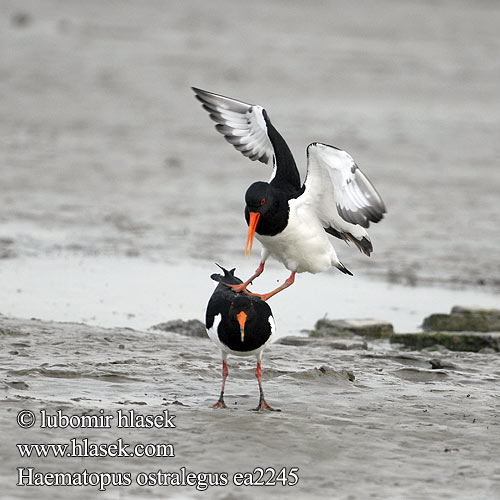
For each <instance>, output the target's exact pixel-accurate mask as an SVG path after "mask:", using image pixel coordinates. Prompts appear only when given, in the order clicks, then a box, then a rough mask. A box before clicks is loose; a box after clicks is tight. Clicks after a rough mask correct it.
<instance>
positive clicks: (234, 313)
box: [229, 295, 258, 342]
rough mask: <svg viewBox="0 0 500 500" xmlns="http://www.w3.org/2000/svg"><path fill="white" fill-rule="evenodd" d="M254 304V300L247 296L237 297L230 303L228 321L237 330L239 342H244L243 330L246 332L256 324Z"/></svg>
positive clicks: (256, 314)
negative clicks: (239, 337)
mask: <svg viewBox="0 0 500 500" xmlns="http://www.w3.org/2000/svg"><path fill="white" fill-rule="evenodd" d="M254 303H255V300H254V299H252V298H250V297H249V296H248V295H238V296H237V297H235V298H234V299H233V301H232V302H231V307H230V308H229V321H230V322H231V323H232V324H233V325H234V326H235V327H236V328H239V331H240V336H241V342H244V341H245V330H247V331H248V329H249V328H253V326H254V325H255V324H256V323H257V320H258V312H257V309H256V307H255V305H254Z"/></svg>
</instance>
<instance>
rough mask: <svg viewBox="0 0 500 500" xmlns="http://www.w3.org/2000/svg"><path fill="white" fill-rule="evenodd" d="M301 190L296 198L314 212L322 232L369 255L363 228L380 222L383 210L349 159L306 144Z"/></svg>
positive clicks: (329, 148) (338, 151)
mask: <svg viewBox="0 0 500 500" xmlns="http://www.w3.org/2000/svg"><path fill="white" fill-rule="evenodd" d="M304 188H305V189H304V193H303V194H302V195H301V197H300V198H303V202H304V203H306V204H309V205H310V206H311V207H312V208H313V209H314V210H315V212H316V215H317V216H318V218H319V219H320V220H321V222H322V224H323V227H324V228H325V230H326V231H327V232H328V233H330V234H332V235H333V236H336V237H337V238H341V239H343V240H344V241H346V242H349V241H352V242H353V243H354V244H355V245H356V246H357V247H358V248H359V249H360V250H361V251H362V252H364V253H365V254H366V255H370V253H371V252H372V250H373V247H372V244H371V241H370V238H369V236H368V233H367V232H366V230H365V228H367V227H368V226H369V225H370V222H378V221H380V220H381V219H382V218H383V217H384V214H385V212H386V208H385V204H384V202H383V201H382V198H381V197H380V195H379V194H378V192H377V190H376V189H375V187H374V186H373V184H372V183H371V182H370V181H369V180H368V178H367V177H366V175H365V174H363V172H361V170H360V169H359V167H358V166H357V165H356V163H354V160H353V159H352V157H351V156H350V155H349V154H348V153H346V152H345V151H342V150H341V149H338V148H336V147H334V146H328V145H326V144H321V143H319V142H315V143H313V144H310V145H309V146H308V147H307V177H306V181H305V183H304Z"/></svg>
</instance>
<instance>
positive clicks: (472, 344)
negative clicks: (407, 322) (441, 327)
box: [390, 332, 500, 352]
mask: <svg viewBox="0 0 500 500" xmlns="http://www.w3.org/2000/svg"><path fill="white" fill-rule="evenodd" d="M390 342H391V344H403V345H405V346H407V347H412V348H414V349H425V348H430V347H434V346H435V345H441V346H444V347H446V348H447V349H449V350H450V351H472V352H479V351H481V350H482V349H484V348H490V349H493V350H494V351H496V352H498V351H500V333H498V332H495V333H480V332H422V333H394V334H393V335H392V336H391V337H390Z"/></svg>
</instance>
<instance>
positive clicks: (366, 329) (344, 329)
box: [309, 319, 394, 339]
mask: <svg viewBox="0 0 500 500" xmlns="http://www.w3.org/2000/svg"><path fill="white" fill-rule="evenodd" d="M314 327H315V330H313V331H311V332H310V333H309V335H310V336H311V337H352V336H354V335H361V336H362V337H368V338H372V339H381V338H387V337H390V336H391V335H392V333H394V328H393V327H392V325H391V323H389V322H388V321H384V320H378V319H320V320H318V321H317V322H316V325H315V326H314Z"/></svg>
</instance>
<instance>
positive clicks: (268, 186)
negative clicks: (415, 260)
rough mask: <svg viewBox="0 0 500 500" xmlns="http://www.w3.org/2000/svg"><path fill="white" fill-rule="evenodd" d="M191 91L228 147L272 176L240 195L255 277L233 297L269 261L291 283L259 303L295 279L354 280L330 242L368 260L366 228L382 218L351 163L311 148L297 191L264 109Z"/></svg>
mask: <svg viewBox="0 0 500 500" xmlns="http://www.w3.org/2000/svg"><path fill="white" fill-rule="evenodd" d="M192 89H193V91H194V92H195V94H196V98H197V99H198V100H199V101H201V103H202V105H203V108H204V109H205V110H206V111H208V113H209V114H210V118H212V120H214V121H215V122H216V123H217V125H215V128H216V129H217V131H218V132H220V133H221V134H222V135H224V137H225V138H226V140H227V141H228V142H230V143H231V144H232V145H233V146H234V147H235V148H236V149H237V150H238V151H240V152H241V153H242V154H243V155H245V156H247V157H248V158H250V159H251V160H252V161H255V160H259V161H260V162H262V163H265V164H267V165H269V166H270V167H272V169H273V170H272V175H271V178H270V179H269V182H255V183H253V184H252V185H251V186H250V187H249V188H248V190H247V192H246V194H245V201H246V208H245V218H246V220H247V223H248V226H249V229H248V238H247V246H246V250H245V253H248V255H249V256H250V253H251V251H252V243H253V238H254V235H255V237H256V238H257V239H258V240H259V241H260V243H261V244H262V252H261V260H260V265H259V267H258V268H257V270H256V271H255V274H254V275H253V276H251V277H250V278H249V279H248V280H247V281H246V282H245V283H242V284H241V285H239V286H237V287H235V289H236V290H237V291H245V290H246V287H247V286H248V284H249V283H250V282H251V281H252V280H253V279H255V278H256V277H257V276H259V275H260V274H261V273H262V272H263V270H264V264H265V262H266V259H267V258H268V257H269V256H272V257H274V258H275V259H277V260H278V261H280V262H281V263H282V264H283V265H284V266H285V267H286V268H287V269H288V270H289V271H291V275H290V277H289V278H288V279H287V280H286V281H285V283H284V284H283V285H281V286H280V287H278V288H277V289H276V290H273V291H272V292H270V293H268V294H264V295H262V296H261V297H262V298H263V299H268V298H270V297H272V296H273V295H274V294H276V293H278V292H279V291H281V290H283V289H284V288H286V287H288V286H290V285H291V284H292V283H293V282H294V279H295V274H296V273H302V272H309V273H318V272H322V271H325V270H327V269H329V268H330V267H331V266H334V267H336V268H337V269H339V270H340V271H342V272H343V273H345V274H349V275H351V276H352V273H351V272H350V271H349V270H348V269H347V268H346V267H345V266H344V265H343V264H342V263H341V262H340V260H339V259H338V257H337V253H336V252H335V249H334V247H333V245H332V244H331V242H330V239H329V237H328V234H330V235H332V236H335V237H337V238H340V239H342V240H344V241H345V242H346V243H354V245H356V246H357V247H358V249H359V250H360V251H361V252H363V253H364V254H366V255H367V256H369V255H370V253H371V252H372V250H373V247H372V243H371V241H370V237H369V236H368V233H367V231H366V228H368V226H369V225H370V222H378V221H380V220H381V219H382V218H383V216H384V213H385V212H386V208H385V205H384V202H383V201H382V198H381V197H380V195H379V194H378V192H377V191H376V189H375V188H374V186H373V185H372V183H371V182H370V181H369V180H368V178H367V177H366V175H365V174H364V173H363V172H362V171H361V170H360V169H359V167H358V166H357V165H356V163H355V162H354V160H353V159H352V157H351V156H350V155H349V154H348V153H346V152H345V151H342V150H341V149H338V148H336V147H335V146H329V145H327V144H322V143H319V142H313V143H312V144H309V146H308V147H307V176H306V180H305V182H304V184H301V182H300V175H299V172H298V170H297V166H296V164H295V160H294V158H293V156H292V153H291V151H290V148H289V147H288V145H287V143H286V142H285V140H284V139H283V137H282V136H281V135H280V134H279V132H278V131H277V130H276V129H275V128H274V126H273V125H272V123H271V120H270V119H269V116H268V114H267V112H266V110H265V109H264V108H263V107H262V106H259V105H254V104H247V103H245V102H242V101H237V100H235V99H231V98H229V97H224V96H222V95H218V94H214V93H212V92H207V91H205V90H201V89H198V88H194V87H193V88H192Z"/></svg>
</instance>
